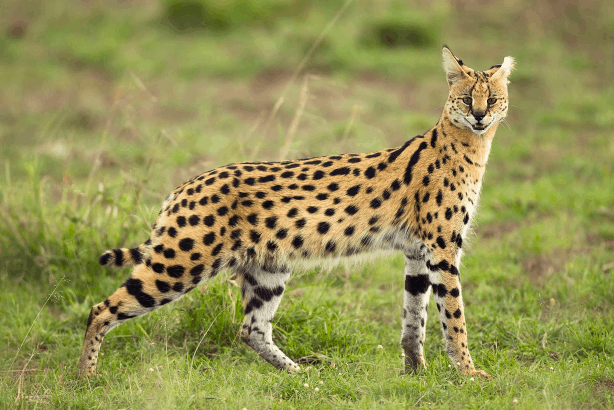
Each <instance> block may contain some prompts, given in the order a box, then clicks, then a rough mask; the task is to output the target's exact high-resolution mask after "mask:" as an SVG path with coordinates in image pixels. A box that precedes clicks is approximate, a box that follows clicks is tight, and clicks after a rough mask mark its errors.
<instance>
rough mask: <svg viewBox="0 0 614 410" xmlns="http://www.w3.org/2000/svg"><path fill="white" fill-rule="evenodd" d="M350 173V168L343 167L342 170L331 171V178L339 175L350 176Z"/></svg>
mask: <svg viewBox="0 0 614 410" xmlns="http://www.w3.org/2000/svg"><path fill="white" fill-rule="evenodd" d="M349 173H350V168H348V167H341V168H337V169H334V170H332V171H331V173H330V176H333V177H334V176H337V175H348V174H349Z"/></svg>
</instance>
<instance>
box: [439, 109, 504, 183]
mask: <svg viewBox="0 0 614 410" xmlns="http://www.w3.org/2000/svg"><path fill="white" fill-rule="evenodd" d="M497 126H498V124H493V125H492V126H491V127H490V128H489V129H488V130H487V131H486V132H485V133H483V134H476V133H474V132H473V131H471V130H468V129H462V128H458V127H456V126H455V125H454V124H452V122H451V121H450V119H449V117H448V115H447V114H446V113H445V112H444V113H443V114H442V116H441V118H440V119H439V121H438V122H437V125H435V126H434V127H433V128H432V129H431V130H429V132H428V133H429V134H432V132H433V130H437V135H438V138H437V141H436V145H437V146H438V148H439V149H440V150H441V151H440V152H442V153H444V154H445V153H447V154H448V155H449V156H450V157H452V158H454V157H459V158H458V159H459V161H461V162H467V163H470V164H476V165H477V166H478V167H479V168H481V169H482V172H483V171H484V167H485V165H486V162H488V155H489V154H490V147H491V144H492V140H493V138H494V136H495V132H496V131H497Z"/></svg>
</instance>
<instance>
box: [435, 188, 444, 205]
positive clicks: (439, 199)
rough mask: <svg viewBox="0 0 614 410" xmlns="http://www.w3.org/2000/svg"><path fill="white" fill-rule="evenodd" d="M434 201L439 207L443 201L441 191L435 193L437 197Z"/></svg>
mask: <svg viewBox="0 0 614 410" xmlns="http://www.w3.org/2000/svg"><path fill="white" fill-rule="evenodd" d="M435 201H437V206H441V202H442V201H443V192H441V189H440V190H439V192H438V193H437V196H436V197H435Z"/></svg>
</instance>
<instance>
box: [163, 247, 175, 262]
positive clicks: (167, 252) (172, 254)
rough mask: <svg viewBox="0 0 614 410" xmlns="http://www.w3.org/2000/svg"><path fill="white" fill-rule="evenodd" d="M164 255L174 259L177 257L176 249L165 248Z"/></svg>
mask: <svg viewBox="0 0 614 410" xmlns="http://www.w3.org/2000/svg"><path fill="white" fill-rule="evenodd" d="M164 257H165V258H166V259H173V258H175V250H174V249H171V248H168V249H165V250H164Z"/></svg>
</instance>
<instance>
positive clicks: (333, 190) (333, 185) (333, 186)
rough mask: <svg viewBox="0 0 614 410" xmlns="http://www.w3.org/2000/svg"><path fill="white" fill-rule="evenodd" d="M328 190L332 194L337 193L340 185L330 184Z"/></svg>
mask: <svg viewBox="0 0 614 410" xmlns="http://www.w3.org/2000/svg"><path fill="white" fill-rule="evenodd" d="M326 188H327V189H328V190H329V191H331V192H335V191H336V190H338V189H339V184H337V183H335V182H333V183H332V184H329V185H328V186H327V187H326Z"/></svg>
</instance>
